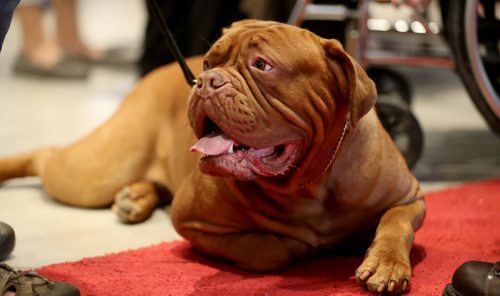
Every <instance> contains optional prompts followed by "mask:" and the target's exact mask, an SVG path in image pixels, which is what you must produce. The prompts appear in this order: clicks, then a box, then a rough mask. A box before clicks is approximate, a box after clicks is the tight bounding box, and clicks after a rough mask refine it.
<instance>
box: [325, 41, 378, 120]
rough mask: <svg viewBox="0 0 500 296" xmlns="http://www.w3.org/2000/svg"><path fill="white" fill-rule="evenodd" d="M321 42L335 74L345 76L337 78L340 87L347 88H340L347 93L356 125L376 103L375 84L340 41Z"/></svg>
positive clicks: (351, 114)
mask: <svg viewBox="0 0 500 296" xmlns="http://www.w3.org/2000/svg"><path fill="white" fill-rule="evenodd" d="M321 43H322V46H323V49H324V51H325V54H326V57H327V59H328V63H329V67H330V68H331V70H332V71H333V72H334V75H339V74H340V75H342V72H343V75H344V76H345V78H343V77H336V78H337V80H338V85H339V87H345V88H347V89H346V90H340V93H342V94H345V97H346V98H347V100H348V101H347V102H346V103H347V104H348V107H349V111H350V116H351V118H350V119H351V125H352V126H355V125H356V123H357V122H358V121H359V120H360V119H361V117H363V116H364V115H365V114H366V113H368V111H370V109H371V108H372V107H373V106H374V105H375V100H376V97H377V90H376V88H375V84H374V83H373V81H372V80H371V79H370V78H369V77H368V75H367V74H366V72H365V70H363V68H362V67H361V66H360V65H359V64H358V63H357V62H356V61H355V60H354V59H353V58H352V57H350V56H349V55H348V54H347V53H346V52H345V51H344V49H343V47H342V44H340V42H338V41H337V40H335V39H330V40H326V39H322V40H321ZM339 72H340V73H339Z"/></svg>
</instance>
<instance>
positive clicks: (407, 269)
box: [356, 252, 411, 295]
mask: <svg viewBox="0 0 500 296" xmlns="http://www.w3.org/2000/svg"><path fill="white" fill-rule="evenodd" d="M410 277H411V266H410V263H409V262H408V260H406V259H404V258H398V256H397V255H395V254H391V253H385V252H384V255H381V254H379V255H378V256H377V255H374V254H371V253H370V254H369V255H368V256H367V257H366V258H365V261H364V262H363V263H362V264H361V266H360V267H359V268H358V269H357V271H356V281H357V282H358V284H360V285H362V286H364V287H365V288H366V289H368V290H369V291H370V292H372V293H377V294H380V293H386V294H389V295H400V294H402V293H405V292H407V291H408V289H409V279H410Z"/></svg>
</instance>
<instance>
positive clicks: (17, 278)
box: [0, 263, 55, 289]
mask: <svg viewBox="0 0 500 296" xmlns="http://www.w3.org/2000/svg"><path fill="white" fill-rule="evenodd" d="M0 268H1V269H4V270H7V271H8V272H10V273H13V274H12V275H11V276H10V277H9V280H10V281H17V282H18V283H19V284H21V278H22V277H31V278H38V279H40V280H41V282H38V283H31V286H32V287H37V286H47V287H48V288H49V289H52V288H53V287H54V286H55V283H54V282H52V281H50V280H49V279H48V278H46V277H43V276H41V275H39V274H38V273H36V272H34V271H27V272H18V271H16V270H15V269H13V268H12V267H10V266H8V265H6V264H4V263H0Z"/></svg>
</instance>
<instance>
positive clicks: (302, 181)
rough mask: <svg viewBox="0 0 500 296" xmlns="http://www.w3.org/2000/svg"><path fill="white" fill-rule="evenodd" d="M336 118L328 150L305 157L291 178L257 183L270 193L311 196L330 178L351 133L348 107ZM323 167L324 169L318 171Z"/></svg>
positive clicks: (341, 110)
mask: <svg viewBox="0 0 500 296" xmlns="http://www.w3.org/2000/svg"><path fill="white" fill-rule="evenodd" d="M335 118H336V119H335V120H334V124H333V130H334V131H333V132H332V133H331V135H333V136H330V137H327V138H328V139H329V141H328V143H325V144H324V145H323V147H326V148H327V149H328V150H324V151H321V150H319V151H313V154H312V155H311V156H306V157H305V159H304V161H302V163H301V165H300V166H299V168H297V171H295V172H293V173H291V175H289V176H285V177H282V178H280V177H277V178H273V179H272V180H269V179H262V180H259V181H256V182H257V183H258V184H259V185H260V186H262V187H265V188H266V190H267V191H268V192H269V191H273V192H276V193H279V194H295V193H297V192H302V193H306V195H311V194H307V192H310V193H312V192H314V191H315V189H316V188H318V187H319V186H321V184H322V182H323V180H324V178H325V177H326V176H328V173H329V171H330V169H331V167H332V165H333V163H334V161H335V159H336V157H337V154H338V153H339V151H340V149H341V147H342V144H343V143H344V140H345V137H346V135H347V134H348V133H349V132H350V131H351V120H350V112H349V109H348V108H347V107H343V108H339V110H338V112H337V116H335ZM328 147H330V148H328ZM321 166H323V168H321V169H318V168H319V167H321ZM301 195H302V194H301ZM312 195H315V194H312Z"/></svg>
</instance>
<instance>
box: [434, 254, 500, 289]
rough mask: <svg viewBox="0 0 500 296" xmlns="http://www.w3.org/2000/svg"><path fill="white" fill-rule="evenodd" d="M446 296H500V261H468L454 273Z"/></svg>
mask: <svg viewBox="0 0 500 296" xmlns="http://www.w3.org/2000/svg"><path fill="white" fill-rule="evenodd" d="M443 295H444V296H500V261H498V262H497V263H495V264H493V263H488V262H481V261H468V262H465V263H464V264H462V265H460V267H459V268H457V270H455V272H454V273H453V279H452V281H451V284H448V285H447V286H446V288H445V289H444V291H443Z"/></svg>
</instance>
